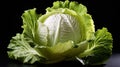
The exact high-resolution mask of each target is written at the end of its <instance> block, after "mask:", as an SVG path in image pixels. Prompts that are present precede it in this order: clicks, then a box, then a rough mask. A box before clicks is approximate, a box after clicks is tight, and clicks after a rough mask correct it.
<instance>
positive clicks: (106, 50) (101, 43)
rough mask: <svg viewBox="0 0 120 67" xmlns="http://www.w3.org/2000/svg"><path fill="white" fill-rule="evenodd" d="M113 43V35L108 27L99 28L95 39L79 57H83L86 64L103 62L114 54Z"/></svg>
mask: <svg viewBox="0 0 120 67" xmlns="http://www.w3.org/2000/svg"><path fill="white" fill-rule="evenodd" d="M112 43H113V40H112V35H111V33H110V32H108V30H107V28H102V29H98V30H97V31H96V32H95V39H94V40H92V41H90V42H89V45H88V47H87V49H86V50H85V51H84V52H83V53H81V54H80V55H79V56H78V57H80V58H82V60H83V61H84V63H85V64H102V63H104V62H105V61H106V60H107V59H108V58H109V57H110V56H111V54H112Z"/></svg>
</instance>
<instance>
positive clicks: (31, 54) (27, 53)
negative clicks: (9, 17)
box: [8, 34, 43, 64]
mask: <svg viewBox="0 0 120 67" xmlns="http://www.w3.org/2000/svg"><path fill="white" fill-rule="evenodd" d="M31 46H33V42H32V41H31V40H29V39H26V38H24V36H23V35H21V34H17V35H16V36H15V37H13V38H12V40H11V41H10V44H9V46H8V49H10V51H8V56H9V58H11V59H17V60H20V61H21V62H23V63H30V64H33V63H35V62H37V61H38V62H39V61H41V60H42V59H43V57H42V55H40V54H39V53H38V52H37V51H36V50H34V48H33V47H31Z"/></svg>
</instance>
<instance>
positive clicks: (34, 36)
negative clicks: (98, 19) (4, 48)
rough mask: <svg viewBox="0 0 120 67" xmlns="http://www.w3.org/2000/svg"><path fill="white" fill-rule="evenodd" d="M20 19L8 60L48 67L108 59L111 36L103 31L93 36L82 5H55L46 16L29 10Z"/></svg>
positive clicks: (93, 33)
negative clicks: (18, 31) (48, 65)
mask: <svg viewBox="0 0 120 67" xmlns="http://www.w3.org/2000/svg"><path fill="white" fill-rule="evenodd" d="M22 19H23V26H22V28H23V32H22V33H21V34H17V35H16V36H15V37H13V38H12V39H11V40H10V44H9V45H8V49H10V50H9V51H8V56H9V58H11V59H16V60H20V61H21V62H23V63H30V64H33V63H35V62H40V63H45V64H50V63H57V62H60V61H63V60H73V59H76V58H77V59H78V58H79V59H81V60H82V61H83V63H84V64H98V63H99V64H100V63H102V62H103V61H104V60H107V59H108V57H109V56H110V55H111V51H112V36H111V34H110V33H109V32H108V31H107V29H106V28H103V29H102V30H98V31H97V32H95V27H94V23H93V20H92V17H91V15H89V14H88V13H87V8H86V7H85V6H84V5H82V4H78V3H77V2H69V1H68V0H66V1H65V2H62V1H56V2H54V3H53V7H48V8H47V9H46V14H44V15H41V14H37V13H36V9H35V8H34V9H29V10H26V11H25V12H24V13H23V15H22ZM102 34H103V35H102ZM105 51H106V52H105ZM104 53H105V56H102V54H104ZM98 57H100V58H101V59H100V60H98ZM102 57H104V58H102Z"/></svg>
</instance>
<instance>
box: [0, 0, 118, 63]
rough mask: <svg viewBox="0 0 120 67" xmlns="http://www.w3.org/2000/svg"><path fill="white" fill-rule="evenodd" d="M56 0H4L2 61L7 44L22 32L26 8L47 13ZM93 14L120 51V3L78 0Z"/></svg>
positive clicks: (0, 38) (115, 50) (0, 31)
mask: <svg viewBox="0 0 120 67" xmlns="http://www.w3.org/2000/svg"><path fill="white" fill-rule="evenodd" d="M54 1H56V0H4V1H2V2H0V3H1V5H0V16H1V17H0V18H1V19H0V61H1V63H3V64H5V63H6V61H7V60H8V58H7V53H6V51H7V46H8V44H9V41H10V39H11V37H13V36H15V35H16V33H21V32H22V30H23V29H22V28H21V25H22V19H21V15H22V13H23V12H24V11H25V10H28V9H32V8H37V13H42V14H44V13H45V9H46V8H47V7H48V6H49V7H51V6H52V3H53V2H54ZM70 1H75V0H70ZM76 1H77V0H76ZM77 2H79V3H82V4H83V5H85V6H86V7H87V9H88V13H89V14H91V15H92V18H93V20H94V24H95V28H96V29H99V28H102V27H107V28H108V31H109V32H111V33H112V36H113V53H120V35H119V34H120V30H119V29H120V24H119V23H120V20H119V19H120V17H119V6H118V5H119V3H117V2H116V1H115V0H78V1H77Z"/></svg>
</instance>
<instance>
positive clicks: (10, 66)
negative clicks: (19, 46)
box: [0, 53, 120, 67]
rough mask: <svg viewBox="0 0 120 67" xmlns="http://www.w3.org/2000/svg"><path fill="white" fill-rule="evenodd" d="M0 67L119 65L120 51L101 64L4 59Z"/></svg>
mask: <svg viewBox="0 0 120 67" xmlns="http://www.w3.org/2000/svg"><path fill="white" fill-rule="evenodd" d="M0 67H120V53H119V54H118V53H115V54H113V55H112V56H111V57H110V59H109V60H108V61H107V62H106V63H105V64H101V65H82V64H81V63H80V62H79V61H66V62H60V63H56V64H33V65H30V64H22V63H19V62H18V61H13V60H6V62H3V63H1V64H0Z"/></svg>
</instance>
